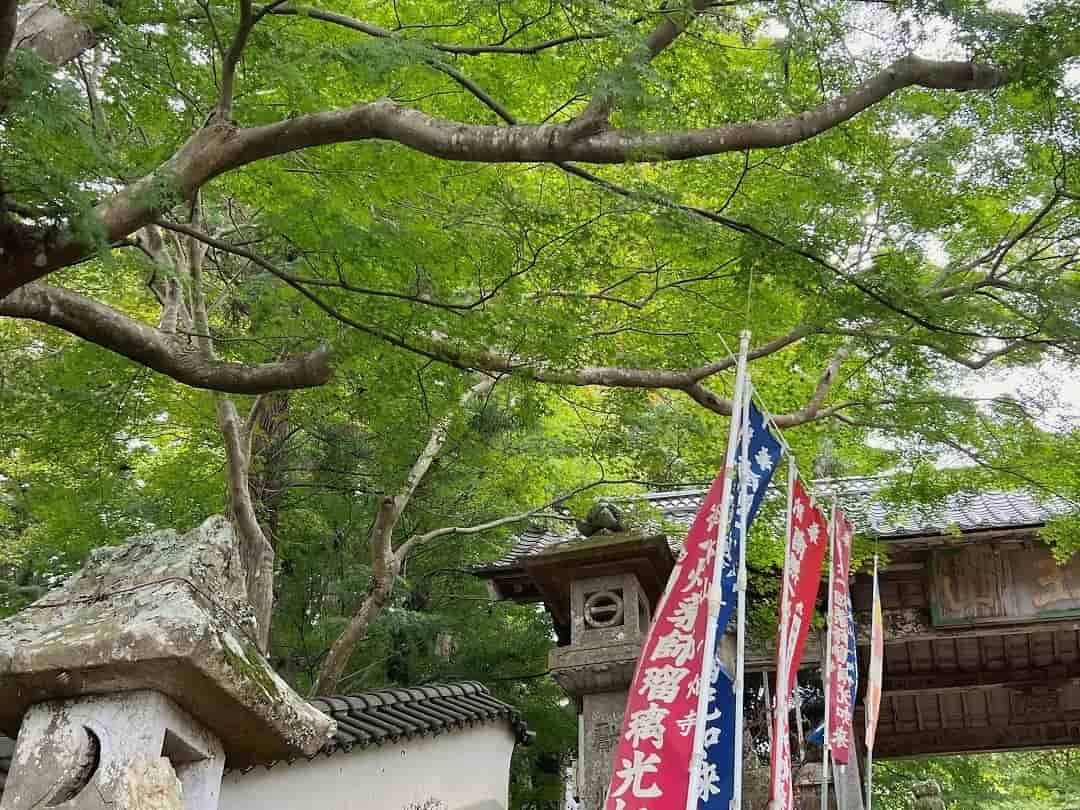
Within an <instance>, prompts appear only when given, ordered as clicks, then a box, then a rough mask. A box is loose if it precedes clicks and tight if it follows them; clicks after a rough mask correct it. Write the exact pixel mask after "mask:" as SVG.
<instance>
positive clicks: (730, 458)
mask: <svg viewBox="0 0 1080 810" xmlns="http://www.w3.org/2000/svg"><path fill="white" fill-rule="evenodd" d="M749 351H750V333H749V332H748V331H744V332H743V333H742V335H741V336H740V341H739V359H738V363H737V365H736V367H735V369H736V370H735V392H734V395H733V396H732V399H731V403H732V408H731V411H732V412H731V426H730V427H729V428H728V443H727V449H726V451H725V454H724V492H723V494H722V495H721V497H720V523H719V525H718V526H717V539H716V544H717V554H716V561H715V562H714V563H713V576H712V583H711V584H710V585H709V596H708V599H707V600H706V602H707V608H708V620H707V622H706V625H705V648H704V652H703V653H702V655H701V682H700V684H699V689H698V705H697V713H696V714H695V716H694V747H693V753H692V754H691V756H690V780H689V784H688V785H687V790H686V810H697V805H698V793H699V791H700V790H701V764H702V762H703V761H704V757H705V748H704V739H705V723H706V715H707V714H708V712H709V685H710V683H711V682H712V671H713V665H714V659H715V658H716V617H717V615H718V614H719V613H720V600H721V578H722V577H723V574H724V557H725V556H726V555H727V540H728V529H729V527H730V525H731V487H732V484H734V483H735V482H734V477H735V476H734V475H733V474H732V473H733V472H734V467H735V450H736V445H737V444H738V441H739V429H740V427H741V426H742V419H743V417H742V413H741V408H742V405H743V400H744V398H745V397H744V396H743V389H744V388H745V387H746V355H747V354H748V353H749Z"/></svg>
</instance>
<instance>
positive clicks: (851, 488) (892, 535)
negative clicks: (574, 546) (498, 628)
mask: <svg viewBox="0 0 1080 810" xmlns="http://www.w3.org/2000/svg"><path fill="white" fill-rule="evenodd" d="M888 481H889V479H888V478H887V477H865V478H841V479H832V480H826V481H816V482H814V487H815V490H816V491H817V492H818V493H819V494H820V495H822V496H832V495H835V496H836V498H837V500H838V501H839V503H840V505H841V506H842V507H843V509H844V511H845V512H847V513H848V517H849V518H851V519H852V521H853V522H854V523H855V526H856V529H857V531H859V533H860V534H863V535H865V536H869V537H873V538H876V539H878V540H884V541H890V540H911V539H914V538H919V537H926V538H932V537H941V536H943V535H950V534H957V533H959V534H969V533H975V532H985V531H997V530H1003V529H1015V530H1025V529H1027V530H1031V529H1037V528H1039V527H1040V526H1043V525H1045V523H1046V521H1047V520H1049V519H1050V518H1052V517H1054V516H1056V515H1061V514H1065V513H1067V512H1070V511H1075V508H1074V507H1073V506H1072V505H1071V504H1069V503H1067V502H1065V501H1064V500H1062V499H1056V498H1051V499H1048V500H1039V499H1037V498H1035V497H1034V496H1033V495H1032V494H1031V493H1029V492H1025V491H1023V490H1015V491H1010V492H1005V491H989V492H977V493H965V492H961V493H955V494H953V495H950V496H948V497H947V498H945V499H943V500H942V501H939V502H938V503H936V504H932V505H927V506H922V507H910V508H906V509H897V508H895V507H893V506H891V505H890V504H889V503H887V502H886V501H885V500H883V499H882V498H880V497H877V494H878V493H879V492H880V491H881V490H882V489H883V488H884V487H885V486H886V484H887V483H888ZM705 492H706V488H704V487H691V488H684V489H678V490H670V491H666V492H649V493H646V494H644V495H642V496H639V497H637V498H633V499H628V500H635V501H638V502H641V501H645V502H647V503H648V504H649V505H650V506H652V507H653V508H654V509H656V510H657V511H658V512H659V513H660V515H661V517H662V519H663V520H664V521H666V522H673V523H677V524H681V525H683V526H689V524H690V522H691V521H692V520H693V518H694V516H695V515H696V514H697V511H698V509H699V508H700V507H701V502H702V500H703V498H704V494H705ZM577 536H578V535H577V534H576V532H572V531H571V532H565V533H563V532H557V531H555V530H553V529H551V528H549V527H545V526H538V525H537V526H530V527H528V528H527V529H526V530H525V531H524V532H522V533H521V534H520V535H518V537H517V539H516V540H515V542H514V545H513V547H512V548H511V549H510V551H509V552H508V553H507V554H506V555H505V556H503V557H502V558H501V559H499V560H496V561H494V562H492V563H490V564H488V565H485V566H482V567H478V568H476V569H474V573H475V574H476V575H477V576H479V577H481V578H484V579H492V580H494V579H499V580H503V579H505V578H506V577H507V576H512V575H513V573H514V572H517V571H519V570H520V569H521V567H522V563H523V561H524V560H526V559H528V558H532V557H535V556H536V555H537V554H539V553H541V552H543V551H547V550H549V549H552V548H554V547H555V546H558V545H559V544H561V543H565V542H566V541H568V540H571V539H574V538H575V537H577ZM670 539H671V543H672V545H673V546H679V545H681V543H682V537H681V536H678V537H672V538H670Z"/></svg>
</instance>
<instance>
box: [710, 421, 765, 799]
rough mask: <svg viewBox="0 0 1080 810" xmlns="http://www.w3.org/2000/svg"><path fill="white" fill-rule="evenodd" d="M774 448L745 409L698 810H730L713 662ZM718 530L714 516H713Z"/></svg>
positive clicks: (730, 714)
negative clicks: (745, 427) (745, 534)
mask: <svg viewBox="0 0 1080 810" xmlns="http://www.w3.org/2000/svg"><path fill="white" fill-rule="evenodd" d="M747 441H749V447H748V456H749V458H748V464H747V465H746V467H745V468H743V465H742V458H743V443H744V442H747ZM781 452H782V451H781V446H780V442H779V441H778V440H777V438H776V437H775V436H773V434H772V433H770V432H769V428H768V424H767V423H766V421H765V416H764V414H762V413H761V411H759V410H758V409H757V407H756V406H755V405H754V404H753V402H752V401H751V403H750V405H749V431H748V432H747V433H746V435H741V436H740V437H739V444H738V446H737V447H736V451H735V459H736V463H735V468H736V476H735V493H736V496H735V506H734V509H733V511H732V518H731V529H730V531H729V532H728V547H727V550H726V553H725V555H724V560H723V569H722V571H721V575H720V585H721V603H720V613H719V615H718V616H717V627H716V644H717V646H716V648H715V649H714V650H713V656H714V661H715V663H714V665H713V678H712V684H711V685H710V691H709V701H708V713H707V714H706V716H705V738H704V739H703V740H702V743H703V745H704V747H705V756H704V758H703V759H702V762H701V766H700V767H701V773H700V778H699V779H698V808H699V810H730V807H731V800H732V798H733V796H734V792H733V777H734V769H735V767H736V766H737V765H741V763H736V762H735V751H736V748H737V746H736V740H735V684H734V675H735V673H733V672H728V671H727V670H726V668H724V667H722V666H721V664H720V661H719V655H718V652H717V651H718V650H719V649H720V643H721V640H722V639H723V637H724V633H725V631H726V630H727V626H728V623H729V622H730V621H731V615H732V613H734V611H735V607H736V599H737V595H736V592H735V585H736V581H737V579H738V575H739V554H740V550H741V546H742V543H743V541H744V539H745V538H744V537H743V526H742V523H743V513H744V512H745V514H746V529H747V530H749V528H750V524H751V523H752V522H753V520H754V517H755V516H756V515H757V513H758V509H759V508H760V507H761V502H762V500H764V498H765V490H766V489H767V488H768V486H769V481H770V480H772V474H773V471H774V470H775V469H776V465H777V463H778V462H779V461H780V455H781ZM717 525H719V516H717Z"/></svg>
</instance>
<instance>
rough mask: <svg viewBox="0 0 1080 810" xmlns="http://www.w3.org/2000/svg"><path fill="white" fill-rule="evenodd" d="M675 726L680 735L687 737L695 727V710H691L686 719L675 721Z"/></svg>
mask: <svg viewBox="0 0 1080 810" xmlns="http://www.w3.org/2000/svg"><path fill="white" fill-rule="evenodd" d="M675 725H677V726H678V727H679V734H680V735H682V736H683V737H689V736H690V732H691V731H693V730H694V729H695V728H696V727H697V709H691V710H690V712H689V713H688V714H687V715H686V717H684V718H682V719H681V720H676V721H675Z"/></svg>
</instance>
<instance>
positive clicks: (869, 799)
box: [865, 556, 885, 810]
mask: <svg viewBox="0 0 1080 810" xmlns="http://www.w3.org/2000/svg"><path fill="white" fill-rule="evenodd" d="M884 658H885V622H884V620H883V618H882V615H881V591H880V589H879V587H878V561H877V557H876V556H875V557H874V614H873V619H872V620H871V624H870V676H869V679H868V680H867V682H866V698H865V709H866V810H870V806H871V804H872V803H873V785H874V781H873V772H874V736H875V734H876V733H877V723H878V712H879V711H880V710H881V665H882V661H883V660H884Z"/></svg>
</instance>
